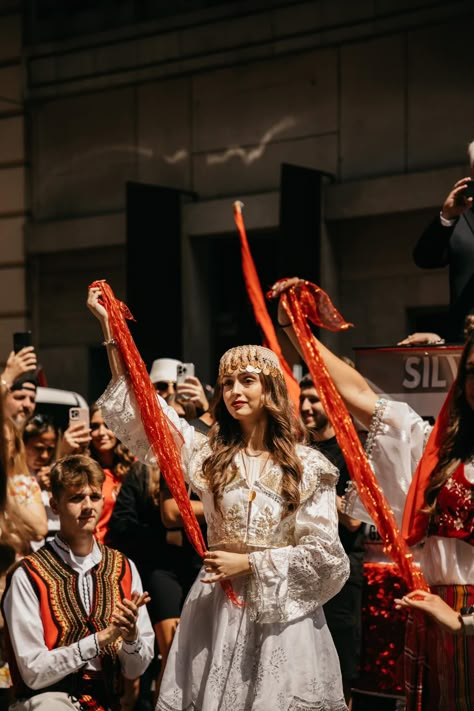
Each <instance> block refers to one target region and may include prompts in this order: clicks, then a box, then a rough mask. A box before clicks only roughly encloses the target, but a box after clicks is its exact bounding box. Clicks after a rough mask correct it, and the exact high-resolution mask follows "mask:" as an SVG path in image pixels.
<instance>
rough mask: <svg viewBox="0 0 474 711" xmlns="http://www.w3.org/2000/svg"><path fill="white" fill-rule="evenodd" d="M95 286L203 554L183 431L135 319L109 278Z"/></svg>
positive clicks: (161, 461) (226, 584)
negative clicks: (147, 359)
mask: <svg viewBox="0 0 474 711" xmlns="http://www.w3.org/2000/svg"><path fill="white" fill-rule="evenodd" d="M93 287H99V289H100V290H101V300H102V304H103V306H104V308H105V310H106V311H107V314H108V317H109V323H110V328H111V331H112V336H113V338H114V339H115V341H116V343H117V348H118V350H119V351H120V355H121V357H122V360H123V362H124V364H125V369H126V371H127V373H128V377H129V380H130V385H131V388H132V390H133V392H134V394H135V398H136V400H137V405H138V409H139V411H140V415H141V418H142V423H143V428H144V430H145V434H146V436H147V439H148V441H149V442H150V445H151V448H152V450H153V454H154V455H155V457H156V461H157V463H158V466H159V468H160V472H161V473H162V474H163V476H164V478H165V481H166V483H167V485H168V488H169V490H170V492H171V495H172V496H173V498H174V500H175V501H176V503H177V505H178V509H179V512H180V514H181V518H182V519H183V524H184V529H185V531H186V533H187V536H188V538H189V540H190V541H191V543H192V545H193V547H194V548H195V550H196V552H197V553H198V554H199V555H200V556H201V558H202V557H203V556H204V554H205V552H206V543H205V541H204V537H203V535H202V531H201V529H200V527H199V523H198V521H197V518H196V515H195V513H194V510H193V507H192V504H191V501H190V499H189V495H188V491H187V488H186V483H185V481H184V475H183V470H182V467H181V456H180V450H179V447H178V445H177V440H178V441H181V443H182V441H183V440H182V436H181V433H180V432H179V431H178V430H177V429H176V428H174V427H173V426H172V425H171V423H170V422H169V420H168V418H167V417H166V415H165V413H164V412H163V410H162V409H161V407H160V405H159V403H158V400H157V397H156V390H155V388H154V387H153V384H152V382H151V380H150V376H149V375H148V371H147V369H146V366H145V363H144V362H143V360H142V357H141V355H140V353H139V351H138V348H137V347H136V345H135V342H134V340H133V338H132V334H131V333H130V330H129V328H128V326H127V323H126V320H125V319H129V320H132V319H133V316H132V314H131V313H130V311H129V309H128V307H127V306H126V305H125V304H124V303H123V302H121V301H119V300H118V299H116V297H115V295H114V293H113V291H112V289H111V287H110V286H109V285H108V284H107V282H105V281H95V282H93V283H92V284H91V286H90V287H89V288H93ZM221 585H222V588H223V589H224V591H225V593H226V595H227V597H228V598H229V599H230V600H231V601H232V602H233V603H234V604H236V605H238V606H239V607H241V606H242V605H243V602H242V601H241V600H240V599H239V598H238V597H237V595H236V594H235V592H234V590H233V588H232V584H231V582H230V580H223V581H221Z"/></svg>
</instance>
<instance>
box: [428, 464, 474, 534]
mask: <svg viewBox="0 0 474 711" xmlns="http://www.w3.org/2000/svg"><path fill="white" fill-rule="evenodd" d="M473 503H474V484H472V483H471V482H470V481H469V480H468V479H467V478H466V475H465V472H464V464H460V465H459V466H458V467H457V469H456V470H455V471H454V473H453V474H452V476H450V478H449V479H448V481H447V482H446V484H445V485H444V486H443V488H442V489H441V491H440V492H439V494H438V499H437V502H436V511H435V513H434V515H433V517H432V519H431V521H430V525H429V529H428V536H443V537H446V538H458V539H460V540H462V541H464V542H465V543H469V544H470V545H471V546H472V545H474V505H473Z"/></svg>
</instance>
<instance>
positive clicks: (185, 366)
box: [176, 363, 194, 385]
mask: <svg viewBox="0 0 474 711" xmlns="http://www.w3.org/2000/svg"><path fill="white" fill-rule="evenodd" d="M189 377H194V363H178V365H177V366H176V383H177V384H178V385H179V384H180V383H184V382H185V380H186V378H189Z"/></svg>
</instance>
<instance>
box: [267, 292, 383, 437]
mask: <svg viewBox="0 0 474 711" xmlns="http://www.w3.org/2000/svg"><path fill="white" fill-rule="evenodd" d="M297 281H299V280H295V281H293V280H289V281H288V282H287V285H290V286H291V285H292V284H296V283H297ZM283 288H285V285H283ZM278 323H279V325H280V327H281V328H282V329H283V330H284V332H285V333H286V335H287V336H288V338H289V339H290V341H291V342H292V344H293V345H294V347H295V348H296V350H297V351H298V353H299V354H300V355H301V357H302V358H303V357H304V356H303V353H302V351H301V347H300V344H299V342H298V339H297V337H296V334H295V332H294V330H293V327H292V326H291V324H290V322H289V320H288V316H287V314H286V311H285V310H284V308H283V306H282V304H281V301H280V303H279V305H278ZM316 341H317V344H318V349H319V352H320V354H321V357H322V358H323V360H324V363H325V365H326V367H327V369H328V371H329V374H330V376H331V378H332V379H333V381H334V384H335V386H336V388H337V390H338V391H339V394H340V395H341V397H342V399H343V400H344V403H345V404H346V407H347V409H348V410H349V412H350V413H351V414H352V415H353V416H354V417H356V418H357V419H358V420H359V422H361V423H362V424H363V425H364V426H365V427H367V428H368V427H369V426H370V422H371V419H372V416H373V414H374V409H375V405H376V403H377V400H378V399H379V397H378V395H377V394H376V393H375V392H374V391H373V390H372V388H371V387H370V386H369V384H368V383H367V382H366V380H365V379H364V378H363V377H362V375H361V374H360V373H358V372H357V370H355V369H354V368H351V366H350V365H348V364H347V363H344V361H343V360H341V359H340V358H338V357H337V356H336V355H335V354H334V353H333V352H332V351H330V350H329V349H328V348H326V346H325V345H323V344H322V343H321V341H318V340H317V339H316Z"/></svg>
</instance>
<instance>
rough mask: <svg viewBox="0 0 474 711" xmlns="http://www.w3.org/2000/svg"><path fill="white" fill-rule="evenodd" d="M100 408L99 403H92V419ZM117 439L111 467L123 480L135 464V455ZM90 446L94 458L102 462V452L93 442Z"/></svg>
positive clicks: (90, 414)
mask: <svg viewBox="0 0 474 711" xmlns="http://www.w3.org/2000/svg"><path fill="white" fill-rule="evenodd" d="M99 410H100V407H99V406H98V405H97V403H95V402H93V403H92V405H91V406H90V407H89V417H90V419H91V420H92V417H93V416H94V415H95V413H96V412H99ZM106 427H107V425H106ZM116 440H117V442H116V443H115V446H114V448H113V461H112V467H111V469H112V471H113V473H114V474H115V476H116V477H117V479H120V481H122V480H123V478H124V476H125V474H126V473H127V472H128V471H130V469H131V467H132V465H133V464H134V462H135V457H134V456H133V454H132V453H131V451H130V450H129V449H128V447H126V446H125V445H124V444H122V442H121V441H120V440H119V439H118V438H117V437H116ZM89 448H90V455H91V457H92V459H95V460H96V462H99V464H100V454H99V452H97V450H96V449H95V447H94V445H93V444H92V442H91V444H90V447H89ZM101 466H102V465H101Z"/></svg>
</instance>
